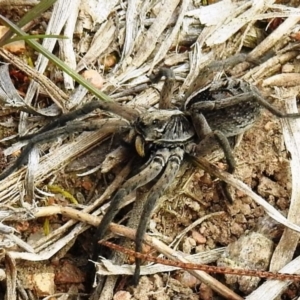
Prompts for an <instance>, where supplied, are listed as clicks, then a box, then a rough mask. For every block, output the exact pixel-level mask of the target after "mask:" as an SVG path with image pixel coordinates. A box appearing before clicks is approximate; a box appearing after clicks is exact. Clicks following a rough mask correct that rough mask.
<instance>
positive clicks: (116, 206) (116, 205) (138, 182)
mask: <svg viewBox="0 0 300 300" xmlns="http://www.w3.org/2000/svg"><path fill="white" fill-rule="evenodd" d="M169 156H170V153H169V151H168V150H167V149H160V150H158V151H157V152H156V153H155V155H154V157H153V158H152V160H151V162H150V163H149V164H148V165H147V166H146V167H145V169H144V170H142V171H141V172H140V173H138V174H137V175H135V176H133V177H131V178H130V179H128V180H127V181H126V182H125V183H124V184H123V186H122V187H121V188H120V189H119V190H118V191H117V193H116V194H115V196H114V197H113V199H112V200H111V203H110V206H109V208H108V210H107V212H106V213H105V215H104V216H103V218H102V220H101V222H100V225H99V226H98V228H97V230H96V233H95V243H94V245H95V248H94V255H93V260H97V256H98V253H97V251H98V243H97V242H98V241H99V240H101V239H103V237H104V236H105V233H106V231H107V229H108V227H109V224H110V223H111V221H112V220H113V218H114V217H115V215H116V214H117V213H118V211H119V210H120V207H121V204H122V200H123V199H124V197H126V196H127V195H129V194H130V193H131V192H133V191H134V190H136V189H137V188H139V187H141V186H143V185H145V184H147V183H148V182H150V181H152V180H153V179H154V178H156V177H157V176H158V175H159V174H160V172H161V170H162V169H163V168H164V166H165V165H166V163H167V162H168V159H169Z"/></svg>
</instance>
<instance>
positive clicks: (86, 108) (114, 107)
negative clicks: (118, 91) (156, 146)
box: [19, 100, 138, 141]
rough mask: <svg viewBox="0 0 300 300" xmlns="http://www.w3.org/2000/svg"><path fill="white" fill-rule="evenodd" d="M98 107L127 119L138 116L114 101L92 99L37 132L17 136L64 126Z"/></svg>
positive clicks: (23, 138)
mask: <svg viewBox="0 0 300 300" xmlns="http://www.w3.org/2000/svg"><path fill="white" fill-rule="evenodd" d="M98 108H100V109H103V110H107V111H110V112H113V113H115V114H117V115H119V116H121V117H123V118H124V119H126V120H129V121H131V120H134V119H135V118H137V117H138V112H137V111H136V110H134V109H132V108H129V107H127V106H122V105H120V104H118V103H115V102H104V101H99V100H93V101H91V102H88V103H86V104H84V105H83V106H82V107H80V108H79V109H76V110H74V111H72V112H69V113H66V114H63V115H61V116H60V117H58V118H57V119H55V120H54V121H52V122H50V123H49V124H47V125H46V126H44V127H43V128H42V129H40V130H39V131H38V132H36V133H33V134H28V135H24V136H21V137H20V138H19V140H20V141H23V140H28V139H31V138H32V137H34V136H35V135H37V134H40V133H43V132H46V131H49V130H51V129H54V128H55V127H60V126H64V125H65V124H66V123H67V122H70V121H72V120H75V119H77V118H80V117H82V116H84V115H87V114H89V113H91V112H92V111H94V110H95V109H98Z"/></svg>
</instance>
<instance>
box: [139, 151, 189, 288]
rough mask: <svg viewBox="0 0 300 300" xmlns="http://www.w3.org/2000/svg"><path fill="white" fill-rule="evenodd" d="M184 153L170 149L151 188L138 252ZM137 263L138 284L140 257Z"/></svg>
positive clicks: (142, 221)
mask: <svg viewBox="0 0 300 300" xmlns="http://www.w3.org/2000/svg"><path fill="white" fill-rule="evenodd" d="M168 151H169V150H168ZM184 153H185V151H184V150H183V149H181V148H180V147H177V148H175V149H172V150H171V151H170V157H169V159H168V162H167V164H166V167H165V170H164V171H163V173H162V175H161V176H160V178H159V179H158V181H157V182H156V183H155V184H154V185H153V187H152V188H151V189H150V191H149V193H148V199H147V201H146V203H145V206H144V208H143V211H142V215H141V219H140V223H139V226H138V228H137V231H136V238H135V251H136V252H142V242H143V238H144V235H145V233H146V229H147V225H148V222H149V220H150V217H151V214H152V211H153V209H154V207H155V205H156V202H157V199H159V198H160V197H161V196H162V195H163V193H164V192H165V190H166V189H167V188H168V187H169V186H170V185H171V183H172V182H173V180H174V178H175V176H176V174H177V173H178V171H179V168H180V165H181V162H182V160H183V156H184ZM135 265H136V266H135V272H134V276H133V282H134V284H135V285H137V284H138V282H139V277H140V267H141V259H140V258H136V259H135Z"/></svg>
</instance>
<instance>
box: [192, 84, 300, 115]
mask: <svg viewBox="0 0 300 300" xmlns="http://www.w3.org/2000/svg"><path fill="white" fill-rule="evenodd" d="M247 86H248V90H249V91H248V92H246V91H245V88H244V93H241V94H239V95H235V96H232V97H228V98H225V99H222V100H214V101H199V102H197V103H194V104H193V105H192V106H193V109H197V110H199V111H202V112H204V111H212V110H219V109H225V108H228V107H234V106H236V105H237V104H240V103H243V102H248V101H251V100H252V99H253V100H254V101H256V102H257V103H259V104H260V105H261V106H262V107H264V108H265V109H267V110H268V111H270V112H271V113H272V114H273V115H275V116H276V117H278V118H300V113H292V114H286V113H283V112H281V111H280V110H279V109H277V108H276V107H274V106H273V105H272V104H270V103H269V102H268V101H266V100H265V99H264V98H263V97H262V96H261V94H260V92H259V91H258V89H257V88H256V87H255V86H254V85H247Z"/></svg>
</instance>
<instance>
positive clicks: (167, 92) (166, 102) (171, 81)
mask: <svg viewBox="0 0 300 300" xmlns="http://www.w3.org/2000/svg"><path fill="white" fill-rule="evenodd" d="M163 76H165V78H166V79H165V82H164V85H163V87H162V90H161V92H160V100H159V105H158V108H159V109H168V108H171V107H172V105H171V99H172V97H173V95H174V87H175V82H176V81H175V75H174V72H173V70H172V69H169V68H161V69H159V71H158V73H157V74H156V75H150V76H149V78H150V80H151V82H153V83H157V82H159V80H160V79H161V78H162V77H163Z"/></svg>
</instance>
